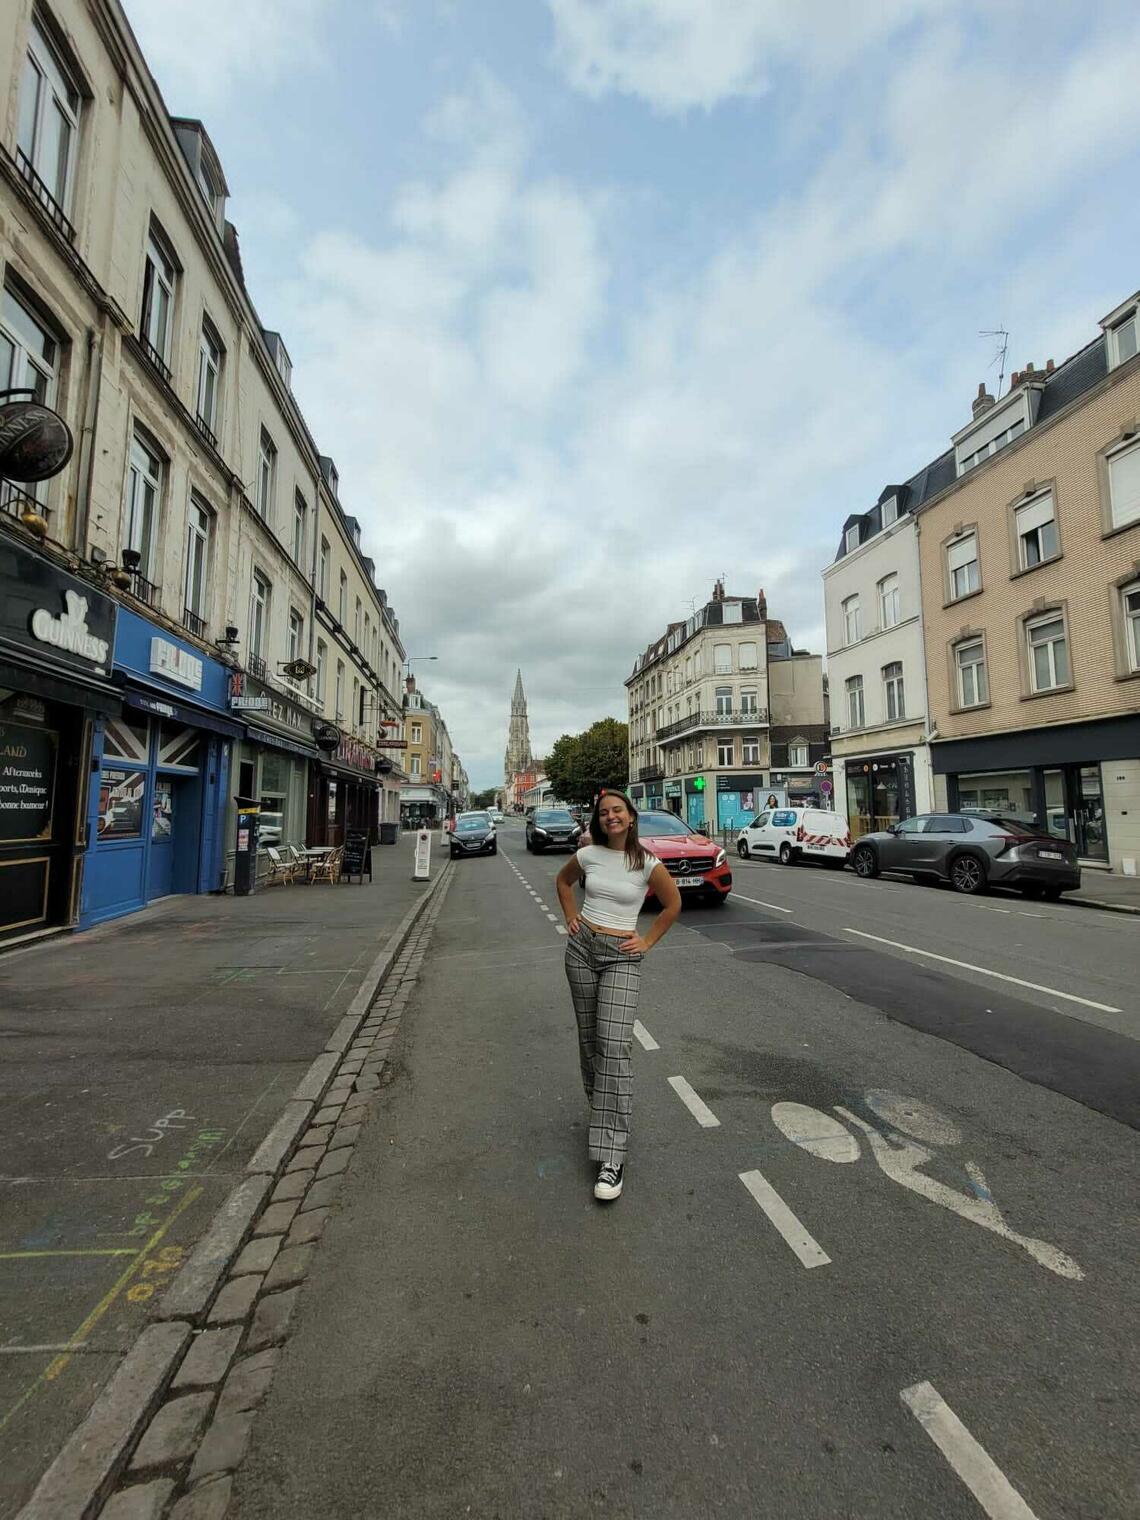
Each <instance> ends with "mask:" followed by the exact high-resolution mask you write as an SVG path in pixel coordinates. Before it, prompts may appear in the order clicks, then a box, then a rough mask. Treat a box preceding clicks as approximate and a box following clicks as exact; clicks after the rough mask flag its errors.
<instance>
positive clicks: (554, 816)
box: [526, 808, 582, 855]
mask: <svg viewBox="0 0 1140 1520" xmlns="http://www.w3.org/2000/svg"><path fill="white" fill-rule="evenodd" d="M581 832H582V828H581V825H580V824H579V823H577V822H576V821H575V819H574V817H573V815H572V813H571V812H570V809H569V808H535V810H534V812H533V813H532V814H528V816H527V820H526V847H527V849H528V850H529V851H530V852H531V854H532V855H540V854H541V853H542V851H543V850H576V849H577V848H578V837H579V835H580V834H581Z"/></svg>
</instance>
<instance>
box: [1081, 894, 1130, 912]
mask: <svg viewBox="0 0 1140 1520" xmlns="http://www.w3.org/2000/svg"><path fill="white" fill-rule="evenodd" d="M1065 902H1066V903H1068V905H1069V907H1070V908H1099V909H1100V910H1101V912H1102V913H1135V914H1140V908H1134V907H1133V906H1132V904H1131V903H1118V902H1105V900H1104V899H1103V898H1100V897H1066V898H1065Z"/></svg>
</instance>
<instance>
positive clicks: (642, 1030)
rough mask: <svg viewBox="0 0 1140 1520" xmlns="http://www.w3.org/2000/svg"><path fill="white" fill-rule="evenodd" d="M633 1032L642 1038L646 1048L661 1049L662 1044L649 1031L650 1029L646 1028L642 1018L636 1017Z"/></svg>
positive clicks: (639, 1038) (641, 1040)
mask: <svg viewBox="0 0 1140 1520" xmlns="http://www.w3.org/2000/svg"><path fill="white" fill-rule="evenodd" d="M633 1032H634V1034H635V1035H636V1036H637V1038H638V1040H640V1042H641V1044H642V1046H643V1048H644V1049H645V1050H660V1049H661V1047H660V1045H658V1043H657V1041H656V1040H655V1039H654V1038H653V1036H652V1035H651V1034H650V1033H649V1030H648V1029H646V1027H645V1025H644V1024H643V1023H642V1022H641V1020H640V1019H634V1021H633Z"/></svg>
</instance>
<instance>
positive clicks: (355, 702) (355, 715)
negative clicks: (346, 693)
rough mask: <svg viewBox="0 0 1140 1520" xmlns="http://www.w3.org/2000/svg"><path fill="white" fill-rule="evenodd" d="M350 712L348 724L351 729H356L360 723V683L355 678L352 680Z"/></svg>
mask: <svg viewBox="0 0 1140 1520" xmlns="http://www.w3.org/2000/svg"><path fill="white" fill-rule="evenodd" d="M350 712H351V714H352V717H351V719H350V722H351V723H352V726H353V728H356V727H357V725H358V724H359V722H360V682H359V681H358V680H357V679H356V677H355V676H353V678H352V707H351V708H350Z"/></svg>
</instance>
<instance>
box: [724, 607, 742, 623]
mask: <svg viewBox="0 0 1140 1520" xmlns="http://www.w3.org/2000/svg"><path fill="white" fill-rule="evenodd" d="M720 615H721V621H722V622H723V623H743V621H744V607H743V604H742V603H740V602H723V603H722V604H721V614H720Z"/></svg>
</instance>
